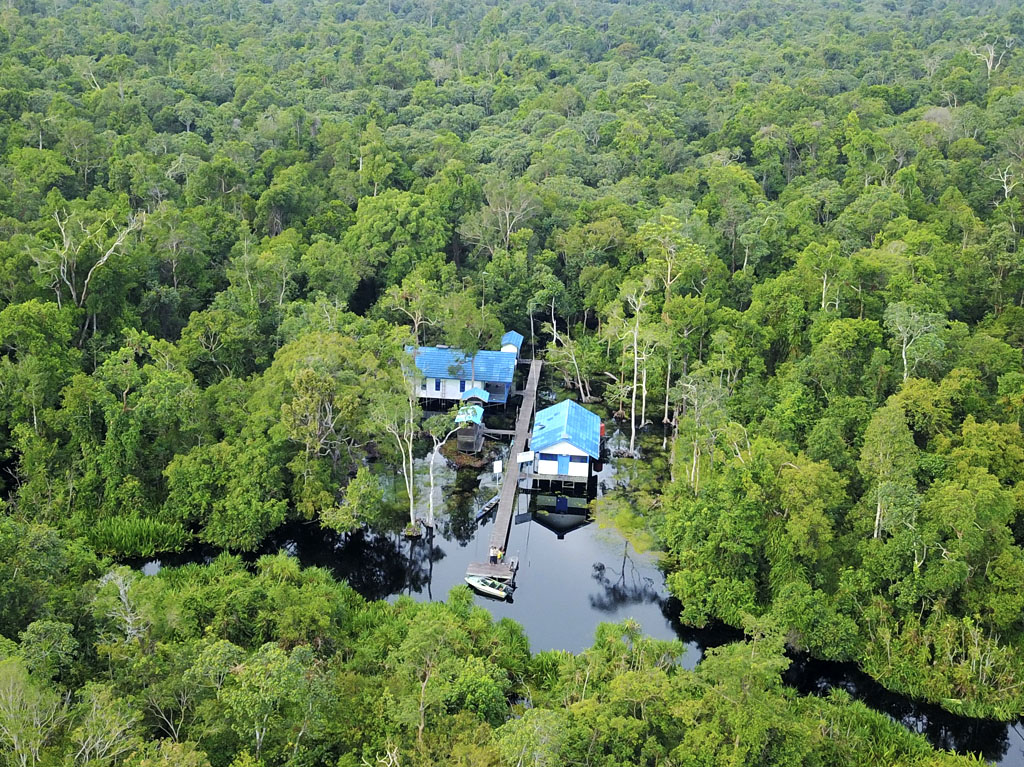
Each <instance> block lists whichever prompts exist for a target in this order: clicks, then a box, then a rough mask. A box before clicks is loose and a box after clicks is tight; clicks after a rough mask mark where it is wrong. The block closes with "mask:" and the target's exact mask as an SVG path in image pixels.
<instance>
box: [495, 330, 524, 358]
mask: <svg viewBox="0 0 1024 767" xmlns="http://www.w3.org/2000/svg"><path fill="white" fill-rule="evenodd" d="M525 340H526V339H525V338H523V334H522V333H517V332H516V331H514V330H510V331H508V332H507V333H505V335H503V336H502V337H501V350H502V351H503V352H509V353H510V354H515V355H516V359H519V356H520V353H521V352H522V350H523V341H525Z"/></svg>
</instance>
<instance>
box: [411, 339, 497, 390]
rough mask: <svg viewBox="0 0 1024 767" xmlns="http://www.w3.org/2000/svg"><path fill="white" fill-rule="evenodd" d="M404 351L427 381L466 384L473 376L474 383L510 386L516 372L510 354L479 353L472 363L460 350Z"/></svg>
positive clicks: (412, 349)
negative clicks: (441, 380) (456, 381)
mask: <svg viewBox="0 0 1024 767" xmlns="http://www.w3.org/2000/svg"><path fill="white" fill-rule="evenodd" d="M406 351H407V352H409V354H411V355H413V357H414V359H415V360H416V367H418V368H419V369H420V373H422V374H423V375H424V376H425V377H427V378H449V379H461V380H463V381H468V380H470V378H471V377H472V376H473V373H474V372H475V373H476V380H477V381H485V382H487V383H512V376H513V375H515V372H516V355H515V354H513V353H512V352H492V351H479V352H477V353H476V358H475V359H476V361H475V363H474V362H472V361H471V360H470V358H469V357H467V356H466V353H465V352H463V351H462V350H461V349H451V348H444V347H438V346H421V347H419V348H418V349H414V348H413V347H411V346H409V347H406Z"/></svg>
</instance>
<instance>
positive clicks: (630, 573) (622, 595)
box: [590, 541, 663, 613]
mask: <svg viewBox="0 0 1024 767" xmlns="http://www.w3.org/2000/svg"><path fill="white" fill-rule="evenodd" d="M612 576H617V577H615V579H614V580H612ZM592 577H593V578H594V580H595V581H597V582H598V584H599V585H600V586H601V588H602V590H603V593H600V594H591V595H590V606H591V607H593V608H594V609H595V610H599V611H601V612H603V613H614V612H617V611H618V610H619V609H620V608H621V607H623V606H624V605H630V604H660V603H661V602H662V601H663V597H662V596H661V594H660V593H659V584H658V583H656V582H655V581H654V579H653V578H651V577H650V576H648V575H644V574H643V572H642V571H641V570H640V568H638V567H637V565H636V563H635V562H634V561H633V558H632V557H631V556H630V555H629V542H628V541H627V542H625V543H624V544H623V547H622V561H621V562H619V567H618V569H617V570H616V569H611V568H609V567H608V566H607V565H605V564H604V563H603V562H595V563H594V572H593V575H592Z"/></svg>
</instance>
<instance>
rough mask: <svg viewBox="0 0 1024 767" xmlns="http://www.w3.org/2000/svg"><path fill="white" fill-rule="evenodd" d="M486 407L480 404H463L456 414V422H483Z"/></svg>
mask: <svg viewBox="0 0 1024 767" xmlns="http://www.w3.org/2000/svg"><path fill="white" fill-rule="evenodd" d="M483 422H484V409H483V408H482V407H480V406H479V405H463V406H462V407H460V408H459V412H458V413H456V414H455V423H483Z"/></svg>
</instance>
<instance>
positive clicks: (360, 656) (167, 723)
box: [0, 521, 968, 767]
mask: <svg viewBox="0 0 1024 767" xmlns="http://www.w3.org/2000/svg"><path fill="white" fill-rule="evenodd" d="M15 536H17V537H18V541H17V542H16V541H15ZM26 540H30V541H32V544H33V546H32V550H31V551H27V550H26V548H27V547H24V546H23V547H22V548H21V549H17V550H15V546H17V545H18V543H19V542H20V543H22V544H23V543H24V541H26ZM0 550H2V551H3V552H4V553H5V554H7V555H9V556H7V557H5V558H4V560H3V564H2V565H0V567H4V568H11V567H24V568H25V571H26V572H25V576H24V577H22V578H20V579H18V580H17V581H16V582H11V581H3V583H5V584H6V585H5V593H4V596H5V600H4V602H3V604H4V608H3V612H2V613H0V632H2V634H3V637H14V638H15V640H16V641H12V640H11V639H7V638H2V639H0V744H2V745H0V748H2V749H3V750H2V751H0V753H2V754H3V755H4V757H5V759H6V760H7V762H8V763H10V764H18V765H51V764H54V765H55V764H81V765H111V764H123V765H130V767H182V766H183V765H188V766H189V767H209V766H210V765H232V766H233V767H243V766H245V767H250V766H253V765H338V767H349V766H350V765H351V766H352V767H357V766H358V765H365V764H385V765H431V764H441V763H445V764H456V765H466V766H467V767H469V766H470V765H472V767H480V766H481V765H484V766H486V765H495V766H497V765H516V764H571V763H575V762H590V763H591V764H601V765H609V767H610V766H611V765H623V766H625V765H638V764H650V765H653V764H680V765H698V764H724V763H730V764H822V765H864V767H870V766H871V765H875V764H878V763H879V760H886V761H892V762H896V763H899V764H906V765H936V766H937V765H947V764H948V765H950V766H951V767H952V765H956V764H967V763H968V760H966V759H963V758H960V757H953V756H946V755H943V754H939V753H938V752H935V751H933V750H932V749H931V747H930V746H928V744H927V743H926V742H925V740H924V738H922V737H921V736H919V735H914V734H911V733H909V732H908V731H907V730H906V729H904V728H903V727H902V726H901V725H899V724H896V723H894V722H892V721H891V720H889V719H888V718H886V717H885V716H884V715H882V714H879V713H875V712H872V711H870V710H869V709H867V708H866V707H865V706H863V705H862V704H860V703H856V702H852V701H850V699H849V698H848V697H847V696H845V695H843V694H839V693H836V694H833V695H832V696H830V697H829V698H817V697H800V696H798V695H796V693H794V692H793V691H792V690H791V689H789V688H786V687H784V686H783V685H782V682H781V679H780V676H779V675H780V672H781V671H783V670H784V669H785V667H786V666H787V665H788V661H787V660H786V659H785V658H784V657H783V655H782V649H783V637H782V636H781V634H780V633H779V632H777V631H776V632H775V633H762V630H761V629H760V628H759V627H757V626H751V627H750V631H751V633H752V639H751V640H749V641H748V642H741V643H736V644H731V645H726V646H725V647H722V648H719V649H716V650H712V651H710V654H709V657H708V658H706V659H705V660H704V662H703V663H701V664H700V666H699V667H698V668H697V669H696V670H695V671H686V670H683V669H682V668H680V667H678V666H676V665H675V661H676V660H677V659H678V657H679V656H680V655H681V653H682V649H683V648H682V645H681V644H680V643H679V642H661V641H655V640H651V639H648V638H645V637H643V636H642V635H641V634H640V632H639V630H638V629H637V627H636V625H635V624H631V623H630V622H626V623H624V624H621V625H613V624H608V625H604V626H602V627H601V628H600V629H599V630H598V633H597V636H596V640H595V644H594V646H593V648H591V649H589V650H586V651H584V652H583V653H581V654H579V655H572V654H570V653H565V652H543V653H539V654H536V655H531V654H530V651H529V645H528V642H527V639H526V637H525V636H523V633H522V630H521V629H520V627H519V626H518V625H517V624H515V623H514V622H512V621H510V620H507V619H504V620H501V621H499V622H497V623H495V622H494V621H493V619H492V618H491V616H490V614H489V613H488V612H487V611H486V610H485V609H483V608H481V607H476V606H474V605H473V598H472V596H471V594H470V592H469V590H468V589H467V588H465V587H458V588H456V589H454V590H453V591H452V593H451V594H450V595H449V597H448V600H447V602H446V603H442V602H427V603H417V602H413V601H412V600H410V599H408V598H407V597H406V598H402V599H399V600H398V601H397V602H395V603H393V604H389V603H386V602H366V601H364V600H363V599H362V598H361V597H360V596H359V595H358V594H357V593H356V592H355V591H353V590H352V589H351V588H349V587H348V586H347V585H346V584H344V583H338V582H337V581H335V580H333V579H332V578H331V576H330V575H329V574H328V573H327V572H325V571H323V570H318V569H315V568H309V569H305V570H303V569H300V567H299V565H298V564H297V562H296V561H295V559H294V558H292V557H289V556H287V555H284V554H281V555H277V556H271V557H264V558H261V559H260V560H259V561H258V562H257V563H256V566H255V568H253V569H249V568H246V567H245V566H244V565H243V564H242V562H241V561H240V560H239V559H237V558H236V557H232V556H230V555H227V554H225V555H222V556H221V557H219V558H218V559H216V560H215V561H214V562H212V563H211V564H209V565H205V566H199V565H189V566H186V567H183V568H180V569H176V570H163V571H161V572H160V573H159V574H158V575H156V576H152V577H147V576H143V575H140V574H138V573H136V572H133V571H131V570H129V569H127V568H113V569H106V568H103V569H104V570H105V572H104V574H103V575H102V576H101V577H99V578H93V579H89V580H81V576H82V575H85V574H88V573H89V572H90V571H92V572H93V573H97V572H99V569H100V568H99V563H98V562H97V560H96V559H95V557H92V556H91V555H89V554H86V553H83V552H81V551H79V550H77V549H76V547H75V546H73V545H69V544H67V543H63V542H60V541H59V539H58V538H57V537H56V536H55V535H54V534H53V531H47V530H43V529H39V528H31V529H26V528H22V527H19V526H18V525H17V524H15V523H12V522H10V521H6V522H5V523H4V524H3V527H2V530H0ZM33 555H34V556H33ZM4 575H8V573H4Z"/></svg>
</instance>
